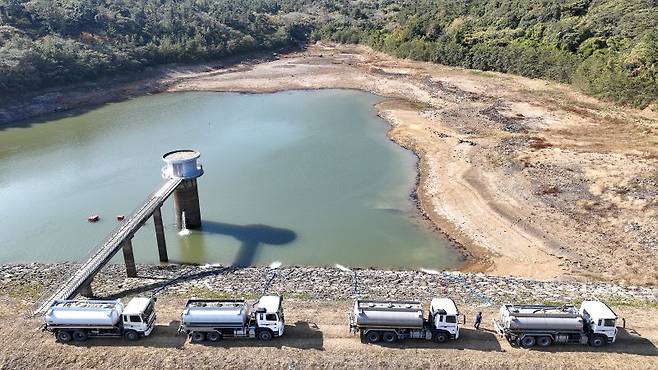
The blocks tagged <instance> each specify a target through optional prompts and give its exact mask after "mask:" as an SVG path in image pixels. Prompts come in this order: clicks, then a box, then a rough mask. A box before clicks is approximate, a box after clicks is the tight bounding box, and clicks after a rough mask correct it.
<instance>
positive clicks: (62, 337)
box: [55, 330, 71, 343]
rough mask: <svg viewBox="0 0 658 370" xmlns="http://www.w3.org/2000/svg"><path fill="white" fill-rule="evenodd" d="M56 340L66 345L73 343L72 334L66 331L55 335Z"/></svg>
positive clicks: (60, 331) (59, 331)
mask: <svg viewBox="0 0 658 370" xmlns="http://www.w3.org/2000/svg"><path fill="white" fill-rule="evenodd" d="M55 338H57V341H58V342H62V343H66V342H69V341H71V333H69V332H68V331H66V330H58V331H57V333H55Z"/></svg>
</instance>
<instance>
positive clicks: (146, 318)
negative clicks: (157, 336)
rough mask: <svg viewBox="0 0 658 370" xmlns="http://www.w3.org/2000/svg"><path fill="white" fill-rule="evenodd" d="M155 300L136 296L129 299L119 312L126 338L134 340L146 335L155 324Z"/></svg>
mask: <svg viewBox="0 0 658 370" xmlns="http://www.w3.org/2000/svg"><path fill="white" fill-rule="evenodd" d="M155 319H156V315H155V300H154V299H151V298H146V297H138V298H133V299H131V300H130V302H129V303H128V305H127V306H126V307H125V308H124V310H123V312H122V313H121V322H122V324H123V331H124V335H125V337H126V339H129V340H135V339H137V338H138V337H140V336H144V337H145V336H148V335H149V334H151V332H152V331H153V327H154V326H155Z"/></svg>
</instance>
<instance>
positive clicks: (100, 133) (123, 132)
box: [0, 90, 459, 268]
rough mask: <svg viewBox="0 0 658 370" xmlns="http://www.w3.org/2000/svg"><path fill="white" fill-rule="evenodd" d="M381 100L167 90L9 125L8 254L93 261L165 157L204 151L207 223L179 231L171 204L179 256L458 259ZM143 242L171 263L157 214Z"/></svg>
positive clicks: (432, 263) (1, 215)
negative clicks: (383, 114) (161, 243)
mask: <svg viewBox="0 0 658 370" xmlns="http://www.w3.org/2000/svg"><path fill="white" fill-rule="evenodd" d="M379 100H380V98H379V97H377V96H374V95H371V94H366V93H361V92H355V91H343V90H326V91H289V92H281V93H276V94H254V95H251V94H233V93H176V94H160V95H154V96H146V97H141V98H137V99H133V100H130V101H126V102H121V103H115V104H109V105H105V106H102V107H99V108H95V109H91V110H86V111H78V112H73V113H69V114H67V115H66V116H62V115H60V116H57V117H48V118H45V119H42V120H39V121H34V122H29V123H25V124H21V125H19V126H15V127H9V128H0V262H32V261H40V262H55V261H78V260H81V259H83V258H84V257H85V256H86V255H87V253H88V252H89V250H90V249H91V248H93V247H94V246H95V245H96V244H97V243H98V242H100V241H101V240H102V239H103V238H104V237H105V236H106V234H107V233H108V232H109V231H111V230H112V229H113V228H114V227H115V226H116V225H117V221H116V220H115V216H116V215H117V214H126V215H128V214H130V213H131V211H132V210H133V209H134V208H135V207H137V206H138V204H139V203H141V202H142V201H143V200H144V199H145V198H146V196H147V195H148V194H149V193H151V192H152V191H153V190H155V188H156V187H157V186H158V185H159V184H160V182H161V181H162V179H161V175H160V170H161V168H162V166H163V162H162V160H161V156H162V154H163V153H165V152H167V151H169V150H172V149H179V148H192V149H196V150H199V151H200V152H201V159H200V162H201V163H202V164H203V166H204V170H205V174H204V175H203V176H202V177H201V178H199V180H198V184H199V197H200V200H201V214H202V218H203V225H204V226H203V230H202V231H193V232H192V233H191V234H190V235H188V236H184V237H183V236H179V235H178V234H177V230H176V229H175V226H174V214H173V199H171V198H170V199H169V200H167V202H166V203H165V204H164V206H163V208H162V213H163V216H164V222H165V228H166V239H167V245H168V251H169V257H170V259H171V261H172V262H186V263H222V264H240V265H244V264H267V263H270V262H272V261H281V262H283V263H284V264H309V265H329V264H334V263H342V264H346V265H358V266H384V267H427V268H447V267H452V266H455V265H456V264H457V263H458V262H459V260H458V257H457V254H456V253H455V252H454V251H453V250H452V249H451V248H450V247H449V245H448V242H447V241H446V240H445V238H443V237H442V236H441V235H440V234H438V233H435V232H433V231H431V230H429V229H428V228H427V225H426V223H425V222H424V221H423V220H422V219H420V216H419V215H418V213H417V211H416V209H415V206H414V204H413V202H412V200H411V199H410V197H409V194H410V193H411V192H412V190H413V187H414V184H415V180H416V169H415V166H416V158H415V156H414V155H413V154H412V153H410V152H408V151H406V150H404V149H402V148H400V147H399V146H397V145H395V144H394V143H392V142H390V141H389V140H388V139H387V138H386V131H387V130H388V125H387V124H386V122H384V121H383V120H381V119H380V118H378V117H377V116H376V112H375V109H374V108H373V104H375V103H376V102H377V101H379ZM91 214H99V215H100V216H101V221H100V222H98V223H95V224H91V223H88V222H87V217H88V216H89V215H91ZM133 245H134V251H135V258H136V260H137V262H138V263H154V262H157V258H158V257H157V256H158V254H157V247H156V244H155V233H154V227H153V222H152V220H149V222H148V223H147V224H146V225H145V226H144V227H142V228H141V229H140V231H139V232H138V233H137V234H136V235H135V238H134V239H133ZM120 255H121V253H119V256H118V257H115V259H116V260H117V261H120Z"/></svg>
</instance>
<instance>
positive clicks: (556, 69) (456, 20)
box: [318, 0, 658, 107]
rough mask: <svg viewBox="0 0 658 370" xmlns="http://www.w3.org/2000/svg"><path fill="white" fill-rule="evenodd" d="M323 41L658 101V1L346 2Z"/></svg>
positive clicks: (640, 103) (642, 102) (618, 97)
mask: <svg viewBox="0 0 658 370" xmlns="http://www.w3.org/2000/svg"><path fill="white" fill-rule="evenodd" d="M335 4H336V5H334V6H332V10H334V11H335V12H336V13H338V14H340V16H336V17H334V20H333V21H332V22H330V23H327V24H325V25H323V26H322V27H321V28H320V29H319V31H318V33H319V35H320V36H321V37H325V38H331V39H333V40H336V41H340V42H360V43H365V44H368V45H370V46H372V47H374V48H375V49H378V50H382V51H385V52H387V53H391V54H395V55H397V56H401V57H408V58H412V59H420V60H427V61H433V62H437V63H442V64H447V65H455V66H462V67H466V68H475V69H481V70H493V71H501V72H509V73H515V74H520V75H523V76H528V77H541V78H546V79H551V80H555V81H560V82H566V83H573V84H574V85H576V86H577V87H578V88H580V89H582V90H583V91H585V92H587V93H589V94H591V95H594V96H597V97H602V98H606V99H610V100H613V101H616V102H620V103H624V104H629V105H634V106H637V107H645V106H646V105H648V104H650V103H651V102H656V101H658V0H470V1H469V0H462V1H456V0H409V1H395V0H372V1H362V2H360V4H362V6H358V7H357V6H354V2H352V1H347V0H343V1H337V2H335Z"/></svg>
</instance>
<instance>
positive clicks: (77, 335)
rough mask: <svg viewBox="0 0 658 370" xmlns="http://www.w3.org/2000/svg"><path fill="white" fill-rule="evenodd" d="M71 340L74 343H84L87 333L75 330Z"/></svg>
mask: <svg viewBox="0 0 658 370" xmlns="http://www.w3.org/2000/svg"><path fill="white" fill-rule="evenodd" d="M73 340H74V341H76V342H84V341H86V340H87V333H85V332H84V331H82V330H76V331H74V332H73Z"/></svg>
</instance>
